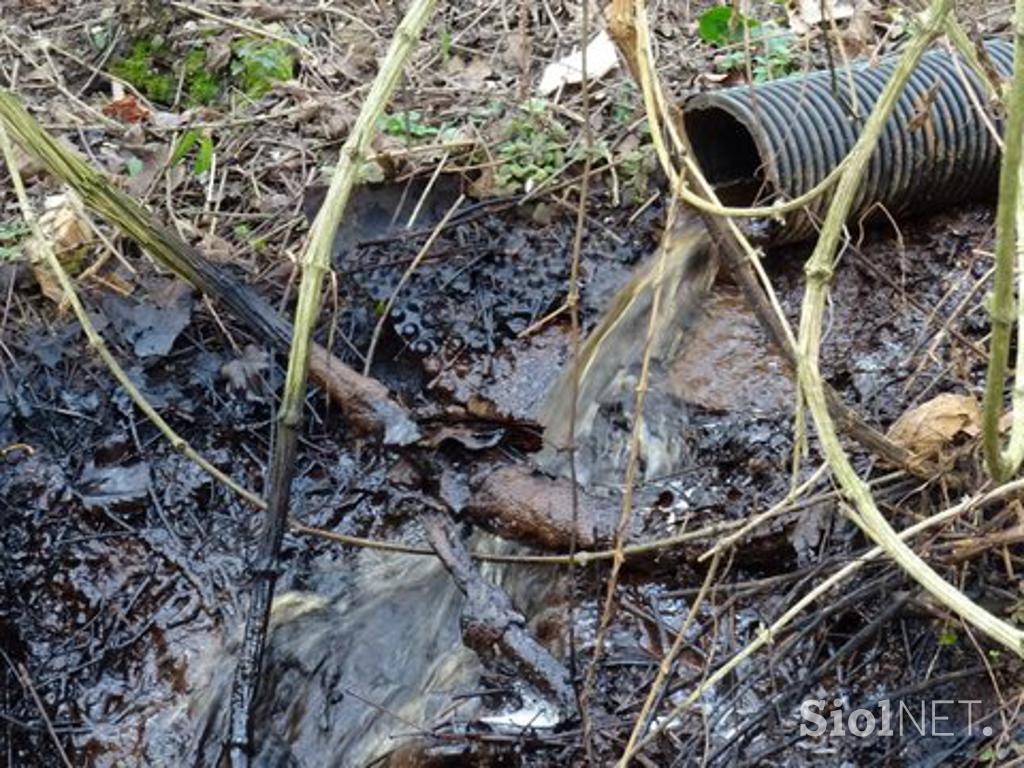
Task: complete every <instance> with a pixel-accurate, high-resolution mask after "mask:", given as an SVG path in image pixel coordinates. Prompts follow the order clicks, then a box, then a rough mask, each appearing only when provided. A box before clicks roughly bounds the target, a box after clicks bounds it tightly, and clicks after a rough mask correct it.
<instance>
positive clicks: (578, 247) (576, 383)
mask: <svg viewBox="0 0 1024 768" xmlns="http://www.w3.org/2000/svg"><path fill="white" fill-rule="evenodd" d="M525 8H526V0H523V3H522V5H521V7H520V11H521V12H523V13H524V14H525V13H526V11H525ZM580 22H581V23H580V37H581V38H582V39H581V40H580V76H581V78H582V80H581V83H580V87H581V93H580V95H581V97H582V99H583V178H582V179H581V180H580V191H579V195H580V199H579V206H578V208H577V210H576V228H575V231H574V232H573V239H572V261H571V262H570V264H569V292H568V295H567V296H566V299H565V304H566V306H567V307H568V309H569V335H570V343H571V345H572V347H571V349H572V361H571V365H572V378H571V385H570V387H569V395H570V398H569V400H570V401H569V435H568V438H569V445H567V446H566V448H567V450H568V451H569V481H570V488H571V494H572V495H571V503H572V510H571V514H570V526H571V527H570V531H571V532H570V534H569V562H568V564H567V568H566V570H567V574H566V576H567V579H566V580H567V581H568V583H569V587H568V589H569V672H570V674H571V675H572V686H573V693H574V694H575V696H576V707H577V709H578V710H579V713H580V723H581V726H582V731H583V750H584V753H585V754H586V756H587V760H588V761H589V762H593V741H592V739H591V733H592V731H591V722H590V711H589V708H588V707H587V702H586V696H585V694H584V692H583V691H581V690H580V687H579V682H578V680H579V669H578V665H577V660H576V620H575V616H576V604H575V597H576V571H575V569H574V565H575V563H576V557H575V556H576V545H577V542H576V536H577V533H578V530H579V527H578V526H579V516H580V495H579V483H578V481H577V480H578V478H577V472H576V419H577V418H578V415H579V403H578V402H577V401H578V400H579V397H580V370H581V364H582V362H583V361H582V359H581V357H580V349H581V348H580V337H581V331H580V307H579V298H580V254H581V253H582V251H583V228H584V224H585V223H586V220H587V195H588V194H589V192H590V170H591V166H592V164H593V158H594V129H593V126H592V125H591V124H590V118H591V115H590V83H589V81H588V80H587V48H588V47H589V45H590V3H589V0H586V1H585V2H584V3H583V8H582V17H581V19H580Z"/></svg>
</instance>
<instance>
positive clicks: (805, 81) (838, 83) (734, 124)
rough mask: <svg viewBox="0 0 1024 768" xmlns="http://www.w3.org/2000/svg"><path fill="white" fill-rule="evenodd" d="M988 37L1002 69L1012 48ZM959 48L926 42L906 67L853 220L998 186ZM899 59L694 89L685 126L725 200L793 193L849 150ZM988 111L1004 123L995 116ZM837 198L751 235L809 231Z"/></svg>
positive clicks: (940, 204)
mask: <svg viewBox="0 0 1024 768" xmlns="http://www.w3.org/2000/svg"><path fill="white" fill-rule="evenodd" d="M985 47H986V49H987V51H988V55H989V58H990V60H991V62H992V64H993V66H994V67H995V70H996V71H997V72H998V73H999V75H1000V76H1001V77H1007V76H1008V75H1009V73H1010V70H1011V67H1012V64H1013V47H1012V46H1011V45H1010V44H1009V43H1007V42H1004V41H1001V40H992V41H988V42H986V43H985ZM954 56H955V54H952V53H949V52H947V51H945V50H933V51H929V52H928V53H926V54H925V55H924V57H923V58H922V60H921V62H920V63H919V65H918V67H917V69H916V70H915V71H914V73H913V74H912V75H911V77H910V80H909V82H908V83H907V86H906V87H905V88H904V90H903V93H902V95H901V96H900V98H899V101H898V102H897V104H896V107H895V109H894V110H893V113H892V115H891V116H890V117H889V120H888V122H887V123H886V124H885V127H884V129H883V131H882V135H881V137H880V139H879V143H878V146H877V147H876V149H875V152H874V154H873V155H872V158H871V161H870V163H869V164H868V168H867V172H866V173H865V177H864V179H863V181H862V183H861V188H860V190H859V192H858V193H857V196H856V199H855V202H854V205H853V208H852V209H851V217H850V218H851V221H858V220H860V219H863V218H865V216H866V215H867V214H871V213H874V212H876V211H877V212H879V213H880V211H879V210H878V209H879V208H880V207H884V209H885V212H887V213H888V214H889V215H890V216H892V217H897V216H901V215H903V214H907V213H922V212H927V211H935V210H939V209H942V208H945V207H948V206H951V205H954V204H956V203H961V202H966V201H969V200H974V199H978V198H980V197H982V196H984V195H986V194H987V195H992V194H994V193H995V190H996V186H997V183H998V179H999V148H998V145H997V144H996V141H995V139H994V138H993V136H992V134H991V133H990V131H989V129H988V128H987V127H986V125H985V122H984V120H983V119H982V116H981V115H980V114H979V112H978V106H976V105H982V106H983V107H985V108H987V105H988V96H987V94H986V91H985V88H984V86H983V84H982V83H981V82H980V81H979V78H978V77H977V76H976V75H975V74H974V73H973V72H972V71H971V69H970V67H969V66H968V64H967V62H965V61H963V60H962V59H961V60H960V61H959V62H955V61H954ZM896 60H897V57H895V56H888V57H885V58H883V59H881V60H880V61H878V62H877V64H876V65H874V66H871V65H870V64H868V63H858V64H854V65H853V66H852V67H851V68H850V70H849V71H848V70H846V69H845V68H839V69H836V70H835V72H829V71H820V72H813V73H810V74H804V75H796V76H792V77H786V78H782V79H779V80H775V81H773V82H770V83H764V84H759V85H756V86H750V85H745V86H740V87H734V88H726V89H723V90H720V91H714V92H708V93H701V94H698V95H695V96H692V97H690V98H689V99H688V100H687V101H686V102H685V104H684V107H683V112H684V118H683V119H684V121H685V124H686V130H687V133H688V135H689V137H690V142H691V144H692V146H693V151H694V155H695V156H696V159H697V161H698V163H699V164H700V166H701V168H702V169H703V171H704V173H705V175H706V176H707V178H708V180H709V181H710V182H711V183H712V184H713V185H715V187H716V188H717V190H718V192H719V195H720V196H721V197H722V200H723V202H725V203H728V204H732V205H751V204H754V203H757V204H766V203H768V202H770V201H773V200H779V199H792V198H794V197H797V196H799V195H801V194H803V193H804V192H807V191H808V190H810V189H811V188H813V187H814V186H815V185H816V184H817V183H818V182H820V181H821V180H822V179H824V178H825V177H826V176H827V175H828V174H829V172H830V171H831V170H832V169H834V168H835V167H836V166H837V165H838V164H839V163H840V162H841V161H842V159H843V158H844V157H845V156H846V155H847V153H848V152H849V151H850V150H851V149H852V148H853V145H854V142H855V141H856V140H857V137H858V136H859V135H860V132H861V130H862V128H863V126H864V123H865V121H866V120H867V117H868V114H869V113H870V112H871V109H872V107H874V105H875V103H876V102H877V101H878V98H879V96H880V95H881V92H882V88H883V87H884V85H885V83H886V81H887V80H888V78H889V75H890V74H891V73H892V70H893V68H894V67H895V65H896ZM851 85H852V87H851ZM972 92H973V96H972ZM991 121H992V124H993V125H994V126H995V127H996V130H1000V128H1001V126H1000V122H999V120H998V117H997V116H994V115H993V116H992V117H991ZM830 200H831V194H826V195H823V196H821V197H819V198H818V199H817V200H816V201H815V202H814V203H812V204H811V205H810V206H808V207H807V208H805V209H804V210H803V211H800V212H795V213H793V214H790V215H789V216H787V217H785V220H784V222H782V223H779V222H771V223H769V224H767V225H762V228H761V229H759V230H757V232H756V234H757V235H758V236H759V239H763V240H771V241H772V242H776V243H780V242H792V241H797V240H802V239H805V238H807V237H811V236H813V235H814V234H815V233H816V231H817V225H818V223H819V222H820V221H821V219H822V218H823V217H824V212H825V209H826V207H827V205H828V203H829V201H830Z"/></svg>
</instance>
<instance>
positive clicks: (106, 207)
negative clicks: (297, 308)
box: [0, 90, 418, 444]
mask: <svg viewBox="0 0 1024 768" xmlns="http://www.w3.org/2000/svg"><path fill="white" fill-rule="evenodd" d="M0 121H2V122H3V124H4V126H5V127H6V129H7V130H8V132H9V134H10V136H11V137H12V138H13V139H14V140H15V142H17V144H18V145H19V146H20V147H21V148H22V149H23V150H25V152H26V153H28V154H29V155H30V156H31V157H32V158H33V159H34V160H37V161H38V162H40V163H41V164H42V165H43V166H44V167H45V168H46V169H47V170H48V171H49V172H50V173H51V174H53V175H54V176H56V177H57V178H58V179H60V181H62V182H63V183H65V184H67V185H68V186H69V187H71V189H73V190H74V191H75V192H76V193H77V194H78V196H79V197H80V198H81V199H82V202H83V203H85V205H86V206H87V207H88V208H90V209H91V210H93V211H95V212H97V213H99V214H100V215H101V216H102V217H103V218H105V219H106V220H107V221H109V222H110V223H112V224H113V225H114V226H116V227H117V228H118V229H119V230H120V231H121V232H122V233H124V234H125V235H127V236H128V237H129V238H131V239H132V240H134V241H135V242H136V243H138V244H139V246H140V247H142V248H143V249H144V250H145V251H146V253H148V254H149V255H150V256H151V257H152V258H153V259H154V260H155V261H157V262H159V263H160V264H161V265H162V266H164V267H166V268H167V269H169V270H171V271H172V272H174V273H175V274H176V275H178V276H179V277H181V278H182V279H184V280H187V281H188V282H189V283H191V284H192V285H193V286H195V287H196V288H198V289H199V290H200V291H202V292H203V293H205V294H206V295H207V296H211V297H213V298H216V299H217V300H218V301H221V302H223V303H224V304H225V305H226V306H227V307H228V308H229V309H230V310H231V311H232V313H233V314H234V315H235V316H236V317H237V318H238V319H240V320H242V321H243V322H244V323H245V324H246V325H248V326H249V327H250V328H251V329H253V330H254V331H256V332H257V333H258V334H259V335H260V336H261V337H262V338H263V339H265V340H266V341H268V342H269V343H271V344H272V345H274V346H275V347H276V348H277V349H280V350H285V349H287V348H288V345H289V343H290V340H291V337H292V334H293V330H292V328H291V326H290V325H289V323H288V322H287V321H286V320H285V319H284V318H283V317H281V316H280V315H279V314H278V313H277V312H276V311H275V310H274V309H273V308H272V307H271V306H270V305H269V304H268V303H267V302H266V301H265V300H264V299H263V298H262V297H261V296H260V295H259V294H258V293H257V292H256V291H255V290H253V289H252V288H251V287H250V286H248V285H244V284H241V283H239V282H238V281H237V280H236V279H235V278H233V277H232V276H231V275H230V274H229V273H228V272H227V271H225V270H224V269H222V268H221V267H219V266H218V265H216V264H214V263H212V262H210V261H209V260H208V259H206V258H205V257H204V256H203V255H202V254H201V253H199V251H198V250H197V249H195V248H193V247H192V246H190V245H188V243H186V242H185V241H184V240H182V239H181V237H180V236H178V234H177V233H175V232H174V231H173V230H171V229H170V228H168V227H167V226H165V225H163V224H162V223H160V221H159V220H158V219H157V218H156V216H154V215H153V214H152V213H151V212H150V211H148V210H146V208H145V207H144V206H143V205H142V204H141V203H139V202H138V201H136V200H134V199H133V198H131V197H130V196H129V195H128V194H127V193H125V192H123V191H122V190H120V189H119V188H118V187H117V186H116V184H114V183H113V182H112V181H110V180H109V179H107V178H106V177H105V176H104V175H103V174H102V173H100V172H99V171H97V170H96V169H94V168H92V167H91V166H90V165H89V164H88V163H86V162H85V161H84V160H83V159H82V158H81V157H79V156H78V155H77V154H75V152H74V151H72V150H71V149H69V148H68V147H66V146H65V145H64V144H62V143H61V142H59V141H58V140H57V139H55V138H54V137H53V136H51V135H50V134H48V133H47V132H46V131H45V130H43V128H42V127H41V126H40V125H39V123H38V122H37V121H36V120H35V119H33V117H32V116H31V115H30V114H29V113H28V111H26V110H25V108H24V107H23V106H21V104H20V103H19V102H18V100H17V99H16V98H15V97H14V95H13V94H12V93H10V92H8V91H4V90H0ZM311 369H312V372H313V377H314V378H315V379H316V380H317V381H318V382H319V383H320V384H321V385H322V386H323V387H324V389H325V390H327V392H328V393H329V394H330V396H331V398H332V399H333V400H334V401H335V402H337V403H338V404H339V405H341V406H342V410H343V412H344V414H345V417H346V419H347V420H348V421H349V423H350V424H351V425H352V426H353V427H354V428H356V429H357V430H358V431H361V432H363V433H367V434H372V435H380V436H382V437H383V439H384V441H385V442H387V443H396V444H408V443H410V442H413V441H414V440H415V439H417V438H418V430H417V428H416V425H415V424H414V423H413V422H412V420H411V418H410V416H409V414H408V413H407V412H406V411H405V409H404V408H402V407H401V406H400V405H399V404H398V403H397V402H396V401H395V400H392V399H391V397H390V395H389V393H388V391H387V389H386V388H385V387H384V386H383V385H382V384H380V382H378V381H375V380H374V379H369V378H367V377H365V376H361V375H359V374H358V373H356V372H355V371H354V370H352V369H351V368H349V367H348V366H347V365H345V364H344V363H342V362H341V361H340V360H338V359H337V358H336V357H334V356H333V355H331V354H330V353H329V352H328V351H327V350H325V349H324V348H323V347H320V346H319V345H314V346H313V358H312V361H311Z"/></svg>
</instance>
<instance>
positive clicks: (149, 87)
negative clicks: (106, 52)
mask: <svg viewBox="0 0 1024 768" xmlns="http://www.w3.org/2000/svg"><path fill="white" fill-rule="evenodd" d="M167 55H168V51H167V46H166V44H165V43H164V42H163V40H161V39H160V38H153V39H152V40H137V41H136V42H135V43H134V45H132V49H131V53H130V54H128V56H125V57H124V58H121V59H117V60H115V61H114V62H113V63H112V64H111V65H110V71H111V72H112V73H113V74H115V75H117V76H118V77H120V78H121V79H122V80H126V81H127V82H129V83H131V84H132V85H133V86H135V88H137V89H138V90H139V92H140V93H141V94H142V95H143V96H145V97H146V98H147V99H149V100H150V101H155V102H159V103H161V104H169V103H171V101H172V100H173V99H174V84H175V80H174V77H173V75H172V74H171V71H170V69H169V68H168V67H167V66H166V65H163V64H161V60H163V59H166V57H167Z"/></svg>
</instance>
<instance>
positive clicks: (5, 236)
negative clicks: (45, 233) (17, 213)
mask: <svg viewBox="0 0 1024 768" xmlns="http://www.w3.org/2000/svg"><path fill="white" fill-rule="evenodd" d="M27 234H28V225H27V224H26V223H25V222H24V221H20V220H17V221H8V222H4V223H0V261H7V260H10V259H13V258H14V257H15V256H17V255H18V254H19V253H20V252H21V245H20V242H21V239H22V238H23V237H25V235H27Z"/></svg>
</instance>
